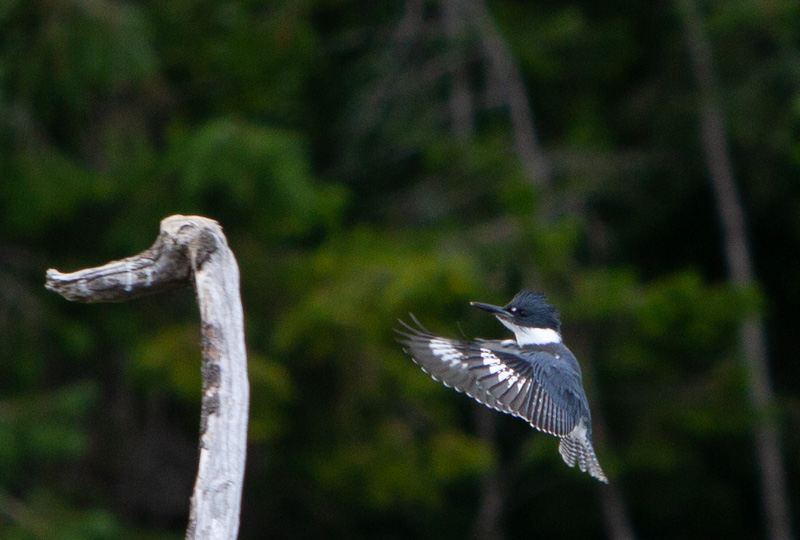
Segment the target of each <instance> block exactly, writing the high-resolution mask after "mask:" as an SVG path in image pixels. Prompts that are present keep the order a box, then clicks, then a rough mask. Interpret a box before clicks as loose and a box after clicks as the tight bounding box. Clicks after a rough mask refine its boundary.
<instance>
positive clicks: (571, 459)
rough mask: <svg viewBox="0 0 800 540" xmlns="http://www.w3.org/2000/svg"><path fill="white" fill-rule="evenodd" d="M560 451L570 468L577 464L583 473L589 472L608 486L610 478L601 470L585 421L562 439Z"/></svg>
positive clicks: (579, 423)
mask: <svg viewBox="0 0 800 540" xmlns="http://www.w3.org/2000/svg"><path fill="white" fill-rule="evenodd" d="M558 451H559V453H560V454H561V457H562V458H563V459H564V463H566V464H567V465H569V466H570V467H574V466H575V464H576V463H577V464H578V468H579V469H580V470H581V471H583V472H588V473H589V474H590V475H592V476H593V477H595V478H597V479H598V480H600V481H601V482H603V483H604V484H608V478H606V475H605V473H604V472H603V469H602V468H600V463H599V462H598V461H597V456H595V455H594V448H592V441H590V440H589V436H588V434H587V429H586V425H585V424H584V421H583V420H581V421H580V422H578V425H577V426H575V429H573V430H572V431H570V432H569V434H567V435H566V436H565V437H564V438H562V439H561V442H560V443H559V445H558Z"/></svg>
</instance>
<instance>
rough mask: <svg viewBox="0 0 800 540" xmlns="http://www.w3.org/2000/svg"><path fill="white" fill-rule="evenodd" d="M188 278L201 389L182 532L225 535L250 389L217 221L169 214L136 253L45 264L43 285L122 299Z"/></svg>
mask: <svg viewBox="0 0 800 540" xmlns="http://www.w3.org/2000/svg"><path fill="white" fill-rule="evenodd" d="M192 283H193V284H194V288H195V291H196V293H197V302H198V304H199V308H200V319H201V325H202V327H201V330H202V369H201V371H202V376H203V396H202V408H201V418H200V458H199V465H198V471H197V478H196V480H195V486H194V491H193V493H192V499H191V508H190V515H189V526H188V529H187V531H186V537H187V538H191V539H194V538H204V539H206V538H209V539H230V538H236V536H237V534H238V530H239V513H240V508H241V496H242V485H243V482H244V465H245V455H246V449H247V417H248V407H249V393H250V390H249V383H248V380H247V355H246V351H245V344H244V318H243V314H242V303H241V298H240V295H239V268H238V266H237V264H236V259H235V258H234V256H233V253H232V252H231V250H230V248H229V247H228V242H227V240H226V239H225V236H224V234H223V233H222V228H221V227H220V226H219V224H218V223H217V222H215V221H213V220H210V219H207V218H203V217H198V216H179V215H176V216H171V217H168V218H166V219H164V220H163V221H162V222H161V233H160V234H159V236H158V238H157V239H156V241H155V243H154V244H153V245H152V246H151V247H150V248H149V249H147V250H145V251H143V252H142V253H140V254H139V255H136V256H134V257H128V258H127V259H122V260H120V261H113V262H110V263H108V264H105V265H103V266H99V267H97V268H87V269H85V270H79V271H77V272H72V273H69V274H63V273H61V272H58V271H57V270H52V269H51V270H48V271H47V282H46V284H45V287H46V288H47V289H49V290H51V291H54V292H57V293H58V294H60V295H61V296H63V297H64V298H66V299H68V300H73V301H78V302H124V301H126V300H130V299H133V298H137V297H140V296H144V295H147V294H154V293H157V292H161V291H166V290H172V289H178V288H182V287H187V286H189V285H190V284H192Z"/></svg>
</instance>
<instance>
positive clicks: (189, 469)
mask: <svg viewBox="0 0 800 540" xmlns="http://www.w3.org/2000/svg"><path fill="white" fill-rule="evenodd" d="M684 4H686V2H683V3H680V2H678V3H670V2H666V3H661V2H652V3H651V2H628V1H622V0H610V1H608V2H602V3H600V2H594V1H588V0H586V1H558V2H555V1H551V2H543V1H521V0H516V1H514V0H490V1H489V2H488V3H487V4H484V2H483V0H406V1H405V2H399V1H392V2H374V3H373V2H356V1H353V0H303V1H290V0H275V1H273V2H269V3H265V2H255V1H252V0H226V1H219V0H214V1H211V0H171V1H170V2H157V1H153V0H130V1H126V2H121V1H113V0H3V1H2V2H0V143H1V144H0V365H1V366H2V373H3V376H2V377H0V536H2V537H3V538H12V539H13V538H19V539H22V538H98V539H100V538H142V539H145V538H147V539H151V538H152V539H156V538H159V539H160V538H164V539H166V538H180V537H182V535H183V530H184V528H185V525H186V519H187V513H188V498H189V494H190V492H191V486H192V481H193V475H194V470H195V466H196V459H197V449H196V444H197V442H196V441H197V430H198V417H199V395H200V375H199V330H198V328H197V319H198V317H197V314H196V307H195V305H194V302H193V297H192V294H191V292H190V291H183V292H180V293H174V294H171V295H169V297H164V296H159V297H152V298H146V299H142V300H139V301H136V302H131V303H126V304H118V305H73V304H69V303H67V302H65V301H63V300H62V299H61V298H59V297H57V296H55V295H53V294H50V293H47V292H46V291H45V290H44V288H43V287H42V283H43V279H44V271H45V269H46V268H49V267H55V268H58V269H60V270H65V271H70V270H75V269H79V268H84V267H88V266H94V265H98V264H102V263H104V262H106V261H109V260H112V259H116V258H121V257H125V256H128V255H132V254H134V253H138V252H139V251H142V250H143V249H144V248H146V247H147V246H149V245H150V244H151V243H152V241H153V240H154V238H155V237H156V234H157V231H158V223H159V221H160V220H161V219H162V218H164V217H166V216H168V215H171V214H176V213H182V214H200V215H204V216H208V217H211V218H214V219H216V220H218V221H219V222H220V223H221V224H222V225H223V227H224V228H225V232H226V234H227V236H228V239H229V242H230V244H231V246H232V248H233V250H234V252H235V253H236V255H237V257H238V260H239V264H240V267H241V272H242V296H243V301H244V305H245V314H246V325H247V342H248V350H249V355H250V359H249V364H250V379H251V385H252V404H251V420H250V430H249V436H250V442H249V455H248V463H247V479H246V485H245V491H244V506H243V511H242V530H241V536H242V537H243V538H261V537H267V536H271V537H276V538H330V537H338V538H375V537H379V538H410V537H415V538H464V537H469V536H472V537H475V538H496V539H499V538H509V539H512V538H529V537H531V536H534V537H551V536H556V535H558V536H560V537H575V538H577V537H581V538H586V537H596V536H601V535H603V534H608V535H610V536H614V537H617V538H622V537H623V536H620V534H621V533H620V530H621V529H619V528H614V527H613V526H612V522H613V520H614V519H618V520H621V522H622V523H623V524H624V527H623V529H622V530H627V531H628V532H629V533H631V534H632V535H636V536H641V537H643V538H675V537H683V538H691V537H694V538H698V537H703V538H708V537H746V538H753V537H760V536H762V535H765V534H766V532H765V531H767V530H769V529H768V523H767V518H766V517H765V511H764V510H763V507H762V503H761V495H760V481H759V475H760V470H759V466H758V464H757V461H756V452H755V446H754V439H753V428H754V426H757V425H758V424H759V423H760V422H764V421H767V420H765V418H764V417H763V415H759V414H756V413H755V412H754V411H753V410H752V409H751V407H750V404H749V400H748V394H747V392H748V390H747V388H748V372H747V370H746V369H745V368H744V365H745V364H744V363H743V362H742V358H741V353H740V351H739V347H738V337H737V336H738V328H739V325H740V324H741V323H742V321H743V320H745V319H746V318H748V317H754V316H756V317H762V318H763V320H764V322H765V328H766V336H767V343H768V353H769V361H770V362H769V367H770V371H771V374H772V377H773V385H774V388H775V392H776V395H777V399H776V400H775V402H774V403H773V404H772V405H771V407H770V409H769V413H770V416H769V417H770V418H774V419H775V420H776V421H777V422H778V426H779V427H780V429H781V433H782V439H781V442H782V452H783V456H784V465H785V477H784V480H785V482H786V484H787V487H788V489H787V493H786V497H787V500H786V503H787V505H788V510H789V513H790V515H791V516H795V517H796V516H797V515H798V511H799V510H800V507H799V506H798V505H800V493H798V488H797V485H798V474H799V473H800V470H799V468H798V463H800V459H798V457H800V456H798V454H799V453H800V438H799V437H798V433H800V429H798V428H800V385H799V384H798V382H797V381H799V380H800V373H798V367H797V365H798V363H797V359H798V356H797V345H798V341H797V327H798V323H800V309H799V308H798V306H799V305H800V304H799V301H800V287H799V286H798V283H800V281H798V279H797V276H798V275H800V257H798V252H799V250H800V227H798V223H800V183H798V181H797V177H798V173H800V139H799V138H798V136H799V134H800V70H798V66H800V63H799V62H800V30H798V29H800V24H799V23H800V6H798V5H797V4H796V3H794V2H785V1H781V0H759V1H755V0H737V1H733V2H731V1H725V2H722V1H706V0H704V1H702V2H700V1H699V2H697V4H696V5H695V7H696V8H697V10H698V13H699V14H700V17H701V18H702V23H703V24H702V29H703V31H704V32H705V35H706V37H707V39H708V41H709V43H710V46H711V52H712V56H713V60H714V69H715V71H716V76H717V81H716V88H715V89H714V90H715V92H716V93H717V95H718V98H719V103H720V104H721V108H722V110H723V111H724V115H725V116H724V119H725V136H726V142H727V145H728V147H729V148H730V152H731V158H732V163H733V169H734V171H735V176H736V180H737V188H738V190H739V194H740V197H741V201H742V204H743V207H744V212H745V215H746V219H747V227H748V235H749V240H750V242H751V246H752V252H753V262H754V267H755V273H756V278H757V279H756V281H755V282H754V283H753V284H752V285H751V286H747V287H744V288H743V287H735V286H733V285H731V284H730V282H729V279H728V275H727V271H726V262H725V258H724V245H723V240H724V238H723V235H722V226H721V224H720V220H719V217H718V212H717V207H716V202H715V198H714V196H713V192H712V189H711V184H710V181H709V176H708V171H707V165H706V159H707V156H706V154H705V152H704V148H703V146H702V144H701V131H700V117H701V113H702V99H701V96H700V95H699V94H698V86H697V82H696V81H695V80H694V77H693V75H692V69H691V63H690V57H689V53H688V44H687V39H688V38H687V30H686V28H687V21H686V17H685V15H684V11H683V10H682V7H681V6H682V5H684ZM502 60H504V61H505V63H503V61H502ZM514 77H517V78H516V79H514ZM515 82H517V83H521V86H514V83H515ZM509 88H511V89H513V88H524V89H525V90H526V94H523V95H522V97H523V101H522V108H520V102H519V101H514V95H513V93H510V92H509V91H508V90H509ZM516 97H517V98H518V97H519V95H517V96H516ZM526 97H527V99H524V98H526ZM526 118H528V119H530V125H528V126H527V127H526V125H525V124H524V123H523V124H520V122H522V121H524V120H525V119H526ZM520 126H521V127H520ZM534 129H535V135H536V138H535V139H531V140H529V141H528V144H527V147H526V146H525V145H524V144H522V145H520V141H519V137H520V134H523V135H525V134H527V135H528V136H529V137H530V136H532V135H533V133H534V132H533V131H532V130H534ZM526 148H527V150H528V152H527V154H526ZM531 149H533V152H531ZM523 287H526V288H533V289H536V290H544V291H546V292H547V293H548V295H549V298H550V300H551V301H552V302H553V303H554V304H556V305H557V306H558V307H559V308H560V309H561V311H562V313H563V321H564V329H563V330H564V335H565V339H566V341H567V343H568V344H569V345H570V346H571V348H572V349H573V350H574V352H575V353H576V355H577V356H578V358H579V360H580V361H581V362H582V365H583V368H584V378H585V382H586V386H587V391H588V394H589V397H590V401H591V402H592V407H593V411H594V414H595V417H596V418H595V423H596V428H595V431H596V436H595V438H596V447H597V453H598V456H599V458H600V460H601V462H602V463H603V465H604V467H605V469H606V471H607V472H608V473H609V476H610V477H611V479H612V486H613V488H611V489H612V491H609V490H608V489H605V488H602V487H600V486H599V485H598V484H597V483H596V482H595V481H593V480H592V479H590V478H588V477H586V476H585V475H581V474H580V473H578V472H576V471H575V470H570V469H568V468H567V467H565V466H563V464H562V463H561V462H560V458H559V456H558V454H557V452H556V445H557V442H556V441H555V440H554V439H552V438H549V437H546V436H544V435H541V434H537V433H535V432H534V431H533V430H531V429H530V428H528V427H527V426H526V425H525V424H524V423H522V422H520V421H519V420H516V419H513V418H506V417H501V416H500V415H497V414H494V413H488V412H486V411H484V410H483V409H480V408H479V407H477V406H475V405H473V404H472V403H471V401H470V400H468V399H467V398H465V397H464V396H462V395H459V394H456V393H455V392H453V391H451V390H447V389H445V388H444V387H442V386H441V385H439V384H438V383H435V382H433V381H431V380H430V379H429V378H428V377H427V376H426V375H424V374H423V373H422V372H420V370H419V369H418V368H417V367H416V366H414V365H413V363H412V362H411V361H410V360H409V359H408V358H407V357H405V356H404V355H403V353H402V352H401V350H400V347H399V346H398V345H397V344H396V343H395V341H394V334H393V331H392V329H393V327H395V326H397V323H396V320H397V318H407V314H408V313H409V312H413V313H415V314H416V315H417V316H418V317H419V318H420V319H421V320H422V321H423V323H424V324H426V326H429V327H430V328H431V329H432V330H434V331H436V332H439V333H441V334H443V335H449V336H454V337H455V336H458V335H461V334H462V333H463V334H464V335H467V336H470V337H471V336H483V337H500V336H503V335H504V331H503V329H502V328H501V327H500V325H498V324H496V322H495V321H493V320H491V319H490V318H489V317H487V316H486V315H485V314H482V313H479V312H475V310H471V309H470V308H469V305H468V302H469V301H470V300H480V301H486V302H492V303H504V302H505V301H507V300H508V299H509V298H510V297H511V296H512V295H513V294H514V293H515V292H516V291H517V290H518V289H520V288H523ZM493 505H494V506H493Z"/></svg>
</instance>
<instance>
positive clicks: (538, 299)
mask: <svg viewBox="0 0 800 540" xmlns="http://www.w3.org/2000/svg"><path fill="white" fill-rule="evenodd" d="M472 305H473V306H475V307H478V308H481V309H484V310H486V311H489V312H490V313H492V314H494V315H495V317H497V319H498V320H499V321H500V322H501V323H503V324H504V325H505V326H506V327H508V328H509V329H510V330H511V331H513V332H514V335H515V338H516V339H515V340H511V339H507V340H502V341H499V340H482V339H479V340H476V341H460V340H453V339H448V338H443V337H439V336H436V335H434V334H432V333H431V332H429V331H428V330H426V329H425V328H424V327H423V326H422V325H421V324H420V323H419V321H417V320H416V318H414V316H413V315H412V316H411V318H412V320H413V322H414V323H415V324H416V325H417V327H418V328H415V327H412V326H410V325H408V324H406V323H404V322H403V321H400V322H401V324H402V325H403V326H404V327H405V329H406V330H407V331H405V332H400V334H401V335H402V336H403V338H402V339H400V342H401V343H402V344H403V345H405V351H406V352H407V353H408V354H410V355H411V357H412V358H413V359H414V361H415V362H416V363H417V364H419V366H420V367H422V369H423V370H424V371H425V372H427V373H428V374H430V375H431V376H432V377H433V378H434V379H436V380H438V381H441V382H442V383H444V384H445V385H446V386H449V387H452V388H455V389H456V390H458V391H460V392H464V393H466V394H467V395H469V396H470V397H472V398H474V399H475V400H477V401H479V402H481V403H483V404H484V405H487V406H488V407H491V408H493V409H496V410H498V411H502V412H505V413H508V414H511V415H514V416H518V417H520V418H523V419H524V420H526V421H527V422H528V423H529V424H530V425H531V426H533V427H534V428H536V429H538V430H540V431H544V432H545V433H549V434H551V435H555V436H556V437H558V438H560V439H561V442H560V444H559V446H558V450H559V453H560V454H561V457H562V458H563V459H564V461H565V462H566V463H567V465H569V466H570V467H572V466H574V465H575V464H576V463H577V465H578V467H579V468H580V470H582V471H584V472H588V473H589V474H590V475H592V476H593V477H595V478H597V479H598V480H600V481H601V482H606V483H607V482H608V479H607V478H606V476H605V474H604V473H603V470H602V468H601V467H600V464H599V463H598V461H597V457H595V454H594V449H593V448H592V420H591V414H590V412H589V403H588V400H587V399H586V393H585V392H584V391H583V380H582V377H581V368H580V366H579V365H578V361H577V360H576V359H575V356H574V355H573V354H572V352H570V350H569V349H568V348H567V347H566V346H565V345H564V344H563V343H562V342H561V333H560V329H561V322H560V320H559V318H558V312H557V311H556V309H555V308H554V307H553V306H551V305H549V304H548V303H547V302H546V301H545V297H544V295H543V294H542V293H533V292H531V291H521V292H520V293H519V294H517V295H516V296H515V297H514V299H513V300H511V302H509V303H508V304H507V305H506V306H503V307H499V306H493V305H490V304H482V303H479V302H472Z"/></svg>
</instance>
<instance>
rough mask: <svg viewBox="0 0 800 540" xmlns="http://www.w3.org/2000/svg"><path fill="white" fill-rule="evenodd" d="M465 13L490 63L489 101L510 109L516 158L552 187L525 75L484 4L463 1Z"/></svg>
mask: <svg viewBox="0 0 800 540" xmlns="http://www.w3.org/2000/svg"><path fill="white" fill-rule="evenodd" d="M464 5H465V7H466V9H468V10H469V15H470V17H471V18H472V21H473V23H474V25H475V28H476V29H477V31H478V35H479V36H480V40H481V46H482V48H483V54H484V56H485V57H486V59H487V60H488V61H489V69H488V70H487V73H486V81H487V82H486V85H487V87H488V88H487V91H488V94H489V98H490V99H496V100H497V101H498V102H499V103H500V104H507V105H508V114H509V120H510V121H511V131H512V135H513V140H514V149H515V151H516V153H517V157H518V158H519V160H520V162H521V163H522V165H523V167H525V171H526V172H527V173H528V175H529V176H530V177H531V179H532V180H533V181H534V182H536V183H538V184H539V185H544V186H547V185H550V183H551V177H552V174H551V171H550V164H549V162H548V160H547V158H546V157H545V156H544V154H543V153H542V149H541V147H540V146H539V141H538V139H537V138H536V128H535V126H534V121H533V111H532V109H531V106H530V103H529V101H528V94H527V92H526V91H525V83H524V81H523V80H522V73H521V72H520V70H519V66H517V63H516V62H515V61H514V57H513V55H512V54H511V52H510V51H509V48H508V44H507V43H506V41H505V39H503V36H502V34H501V33H500V31H499V30H498V28H497V24H496V23H495V22H494V19H493V18H492V15H491V13H490V12H489V8H488V7H486V3H485V2H484V0H464Z"/></svg>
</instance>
